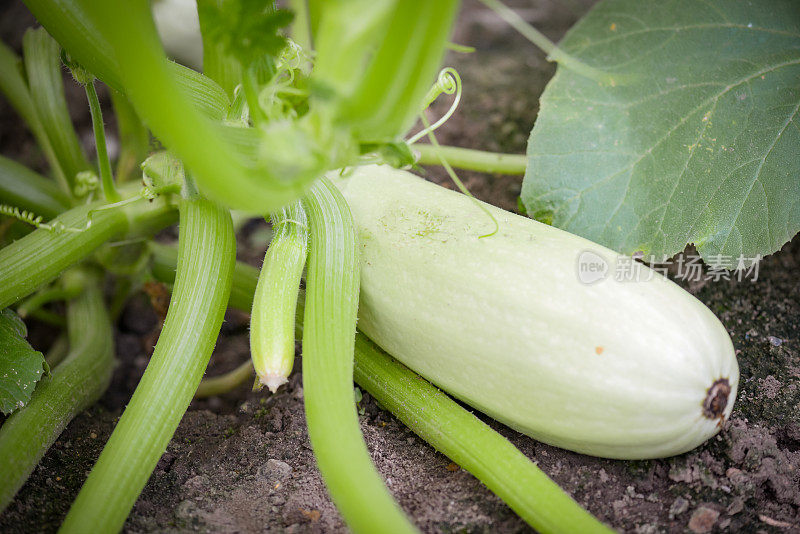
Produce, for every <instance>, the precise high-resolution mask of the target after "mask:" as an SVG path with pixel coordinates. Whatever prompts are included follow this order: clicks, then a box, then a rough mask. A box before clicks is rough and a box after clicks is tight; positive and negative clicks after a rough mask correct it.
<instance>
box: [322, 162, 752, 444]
mask: <svg viewBox="0 0 800 534" xmlns="http://www.w3.org/2000/svg"><path fill="white" fill-rule="evenodd" d="M332 178H333V179H334V180H335V181H336V182H337V185H338V186H339V187H340V188H341V190H342V192H343V193H344V196H345V198H346V199H347V201H348V203H349V205H350V208H351V210H352V213H353V216H354V219H355V221H356V225H357V227H358V232H359V235H358V237H359V240H360V243H359V246H360V250H361V260H362V268H361V273H362V274H361V305H360V310H359V328H360V329H361V330H363V331H364V333H366V334H367V335H368V336H369V337H371V338H372V339H373V340H375V341H376V342H377V343H378V344H379V345H380V346H381V347H383V348H384V349H386V350H387V351H388V352H389V353H391V354H392V355H393V356H395V357H396V358H397V359H399V360H400V361H402V362H403V363H405V364H406V365H407V366H409V367H410V368H412V369H414V370H415V371H417V372H418V373H419V374H421V375H422V376H424V377H426V378H427V379H429V380H431V381H432V382H434V383H435V384H437V385H438V386H439V387H441V388H442V389H444V390H445V391H448V392H449V393H450V394H452V395H454V396H455V397H457V398H459V399H461V400H463V401H464V402H466V403H467V404H469V405H471V406H473V407H475V408H477V409H479V410H480V411H482V412H484V413H486V414H488V415H490V416H492V417H494V418H496V419H497V420H499V421H501V422H504V423H506V424H507V425H509V426H511V427H513V428H515V429H517V430H519V431H520V432H523V433H525V434H528V435H530V436H532V437H534V438H536V439H538V440H541V441H543V442H545V443H549V444H552V445H556V446H559V447H563V448H566V449H571V450H574V451H577V452H582V453H585V454H591V455H595V456H603V457H609V458H628V459H634V458H654V457H663V456H670V455H674V454H679V453H682V452H685V451H687V450H690V449H692V448H694V447H696V446H697V445H699V444H701V443H702V442H704V441H705V440H707V439H708V438H709V437H711V436H713V435H714V434H716V433H717V432H718V430H719V428H720V426H721V424H722V422H723V421H724V420H725V419H727V417H728V416H729V415H730V412H731V409H732V407H733V403H734V399H735V396H736V389H737V386H738V382H739V368H738V365H737V362H736V357H735V355H734V350H733V345H732V343H731V340H730V337H729V336H728V333H727V332H726V330H725V328H724V327H723V326H722V324H721V323H720V322H719V320H718V319H717V318H716V317H715V316H714V315H713V314H712V313H711V311H710V310H709V309H708V308H706V307H705V306H704V305H703V304H702V303H700V301H698V300H697V299H695V298H694V297H693V296H691V295H690V294H689V293H687V292H686V291H684V290H683V289H681V288H680V287H678V286H677V285H675V284H674V283H672V282H671V281H669V280H667V279H666V278H664V277H662V276H661V275H659V274H658V273H655V272H652V271H650V270H649V269H648V268H647V267H645V266H643V265H641V264H639V263H635V265H634V266H633V269H635V272H636V273H637V274H638V276H639V278H640V281H627V282H626V281H617V280H616V279H615V276H614V265H615V260H616V258H617V254H616V253H614V252H613V251H611V250H608V249H606V248H604V247H601V246H599V245H597V244H595V243H592V242H590V241H587V240H585V239H583V238H580V237H578V236H575V235H572V234H569V233H567V232H564V231H562V230H558V229H556V228H553V227H551V226H547V225H545V224H541V223H538V222H536V221H534V220H532V219H528V218H525V217H520V216H518V215H514V214H512V213H509V212H506V211H503V210H501V209H498V208H495V207H493V206H490V205H485V207H486V208H487V209H488V210H489V211H490V212H491V213H492V214H493V215H494V217H495V218H496V219H497V222H498V223H499V231H498V233H497V234H496V235H494V236H491V237H483V238H481V237H480V236H482V235H485V234H488V233H490V232H492V230H493V229H494V222H493V221H492V220H491V219H490V218H489V217H488V216H487V215H486V213H485V212H483V211H482V210H481V209H480V208H479V207H478V206H477V205H476V204H475V202H474V201H472V200H470V199H469V198H467V197H466V196H464V195H461V194H458V193H456V192H453V191H449V190H447V189H444V188H442V187H439V186H437V185H434V184H431V183H429V182H426V181H424V180H422V179H420V178H418V177H416V176H414V175H412V174H409V173H407V172H403V171H398V170H395V169H392V168H390V167H388V166H380V167H375V166H371V167H362V168H358V169H356V170H354V171H352V172H351V173H350V174H346V175H345V176H342V177H332ZM587 251H588V252H589V254H592V253H593V254H596V255H597V256H596V257H595V258H597V257H600V258H603V259H604V260H605V261H606V262H607V264H608V265H609V266H610V275H609V276H608V277H607V278H605V279H603V280H599V281H597V282H595V283H593V284H589V285H587V284H584V283H582V282H581V281H580V280H579V277H578V273H577V262H578V258H579V257H580V256H581V254H582V253H584V252H587ZM585 257H586V256H585V255H584V258H585ZM648 278H649V280H647V279H648ZM645 280H646V281H645Z"/></svg>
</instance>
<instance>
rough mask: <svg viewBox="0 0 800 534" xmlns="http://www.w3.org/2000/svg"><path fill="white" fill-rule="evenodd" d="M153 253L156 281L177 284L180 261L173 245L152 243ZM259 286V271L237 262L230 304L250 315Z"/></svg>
mask: <svg viewBox="0 0 800 534" xmlns="http://www.w3.org/2000/svg"><path fill="white" fill-rule="evenodd" d="M148 246H149V247H150V251H151V253H152V260H151V263H150V269H151V271H152V273H153V276H154V277H155V278H156V280H159V281H161V282H164V283H166V284H173V283H174V282H175V265H176V263H177V261H178V250H177V249H176V248H175V247H174V246H171V245H164V244H163V243H158V242H155V241H151V242H149V243H148ZM257 284H258V269H256V268H255V267H253V266H251V265H247V264H246V263H241V262H236V266H235V267H234V269H233V284H232V285H231V296H230V299H229V302H228V304H229V305H230V306H231V307H233V308H236V309H237V310H242V311H244V312H246V313H250V311H251V310H252V308H253V295H255V292H256V285H257Z"/></svg>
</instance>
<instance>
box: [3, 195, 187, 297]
mask: <svg viewBox="0 0 800 534" xmlns="http://www.w3.org/2000/svg"><path fill="white" fill-rule="evenodd" d="M102 208H103V204H102V203H93V204H87V205H83V206H78V207H76V208H73V209H71V210H69V211H67V212H64V213H63V214H61V215H59V216H58V217H57V218H56V219H55V220H54V221H51V222H49V223H48V225H50V226H51V227H53V228H56V229H55V230H52V229H51V230H46V229H44V228H39V229H37V230H34V231H33V232H31V233H30V234H28V235H26V236H25V237H23V238H22V239H19V240H17V241H14V242H13V243H11V244H10V245H8V246H7V247H5V248H3V249H2V250H0V309H1V308H5V307H6V306H8V305H10V304H13V303H14V302H16V301H17V300H19V299H21V298H22V297H24V296H26V295H29V294H31V293H32V292H33V291H34V290H35V289H36V288H37V287H39V286H42V285H44V284H46V283H48V282H51V281H52V280H54V279H55V278H56V277H57V276H58V275H59V274H60V273H61V272H63V271H64V270H65V269H67V268H68V267H70V266H72V265H74V264H76V263H78V262H79V261H81V260H82V259H83V258H85V257H87V256H88V255H89V254H91V253H92V252H93V251H94V250H96V249H97V248H98V247H99V246H100V245H102V244H103V243H105V242H106V241H108V240H110V239H112V238H114V237H116V236H120V235H122V234H125V233H126V232H128V231H132V230H134V231H143V232H147V231H153V230H155V229H160V228H163V227H164V226H167V225H168V224H170V223H171V222H172V221H173V220H174V208H173V206H171V205H170V204H169V203H168V202H166V201H165V200H162V199H159V200H156V201H154V202H152V203H151V202H149V201H147V200H145V199H140V200H137V201H135V202H133V203H131V204H128V205H126V206H124V207H115V208H111V209H102ZM90 220H91V224H88V223H89V221H90ZM58 228H62V230H58Z"/></svg>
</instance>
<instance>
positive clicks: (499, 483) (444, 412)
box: [154, 245, 608, 532]
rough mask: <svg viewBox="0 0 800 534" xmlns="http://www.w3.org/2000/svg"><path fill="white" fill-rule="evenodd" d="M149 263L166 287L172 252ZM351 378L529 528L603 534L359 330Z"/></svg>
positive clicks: (245, 275) (501, 443)
mask: <svg viewBox="0 0 800 534" xmlns="http://www.w3.org/2000/svg"><path fill="white" fill-rule="evenodd" d="M154 258H157V260H156V261H157V263H159V264H160V265H161V268H160V269H159V270H158V271H157V273H158V274H157V277H158V276H159V275H161V276H163V278H159V279H160V280H161V281H163V282H166V283H170V282H171V281H172V280H173V279H174V276H175V259H174V248H173V247H168V246H164V245H160V246H159V248H158V250H157V251H156V253H155V254H154ZM170 262H171V263H170ZM235 272H236V273H237V274H236V275H235V280H234V287H233V289H232V291H233V292H238V293H239V294H240V295H241V298H240V300H237V301H236V302H234V301H233V299H231V303H230V304H231V306H232V307H234V308H237V309H239V310H242V311H247V310H249V309H250V303H251V301H252V298H253V294H254V287H255V283H256V277H257V276H258V275H257V272H256V271H255V269H253V268H252V267H250V266H249V265H246V264H244V263H239V262H237V263H236V267H235ZM237 286H239V287H238V288H237ZM248 295H249V299H248V298H247V296H248ZM304 310H305V307H304V299H303V298H302V293H301V298H300V299H299V300H298V303H297V321H296V323H295V327H296V335H300V336H302V335H303V325H302V323H301V320H300V319H301V318H302V317H303V315H304ZM304 366H305V362H304ZM354 377H355V379H356V382H358V385H359V386H361V387H362V388H364V389H365V390H367V391H368V392H369V393H370V394H371V395H372V396H373V397H375V398H376V399H378V401H379V402H380V403H381V405H383V406H384V407H386V408H387V409H388V410H389V411H391V412H392V414H394V415H395V416H396V417H398V418H399V419H400V420H402V421H403V422H404V423H405V424H406V425H408V427H409V428H411V429H412V430H413V431H414V432H415V433H416V434H417V435H419V436H420V437H421V438H423V439H424V440H425V441H426V442H428V443H429V444H431V445H432V446H433V447H435V448H436V449H437V450H439V451H441V452H442V453H444V454H445V455H447V456H448V457H449V458H450V459H452V460H454V461H455V462H456V463H458V464H459V465H460V466H461V467H463V468H464V469H466V470H467V471H469V472H470V473H472V474H473V475H474V476H475V477H476V478H478V480H480V481H481V482H483V483H484V484H485V485H486V486H487V487H488V488H489V489H490V490H491V491H492V492H494V493H495V494H496V495H498V496H499V497H500V498H501V499H503V501H505V502H506V503H507V504H508V505H509V506H510V507H511V508H512V509H513V510H514V511H515V512H516V513H517V514H519V516H520V517H521V518H523V519H524V520H525V521H526V522H527V523H528V524H529V525H531V526H532V527H534V528H537V529H540V530H541V531H542V532H607V531H608V529H606V528H605V527H604V526H603V525H602V524H601V523H599V522H598V521H597V520H595V519H593V518H592V516H591V515H590V514H588V513H587V512H586V511H585V510H584V509H583V508H581V507H580V505H578V503H576V502H575V501H574V500H572V499H571V498H570V497H569V495H567V494H566V493H565V492H564V491H563V490H561V488H559V487H558V485H556V484H555V483H554V482H552V481H551V480H550V479H549V478H548V477H547V475H545V474H544V473H543V472H542V471H541V470H540V469H539V468H538V467H537V466H536V464H534V463H533V462H531V461H530V460H529V459H528V458H527V457H526V456H525V455H524V454H522V453H521V452H519V450H518V449H517V448H516V447H514V446H513V445H512V444H511V443H510V442H509V441H508V440H507V439H506V438H504V437H503V436H501V435H500V434H498V433H497V432H495V431H494V430H492V429H491V428H490V427H489V426H488V425H486V424H485V423H484V422H483V421H481V420H480V419H478V418H477V417H476V416H475V415H473V414H472V413H471V412H469V411H467V410H466V409H464V408H463V407H462V406H461V405H460V404H458V403H457V402H455V401H454V400H453V399H451V398H450V397H449V396H447V394H445V393H443V392H441V391H440V390H439V389H437V388H436V387H434V386H433V385H431V384H430V383H429V382H428V381H426V380H425V379H424V378H422V377H421V376H419V375H417V374H416V373H414V372H413V371H411V370H410V369H408V368H407V367H405V366H404V365H402V364H401V363H399V362H397V361H396V360H395V359H394V358H392V357H391V356H389V355H388V354H386V353H385V352H383V351H382V350H381V349H380V348H379V347H378V346H377V345H375V344H374V343H373V342H372V341H371V340H370V339H369V338H368V337H367V336H365V335H364V334H362V333H361V332H357V333H356V340H355V367H354ZM242 380H245V379H242ZM306 394H307V392H306Z"/></svg>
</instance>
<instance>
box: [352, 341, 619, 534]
mask: <svg viewBox="0 0 800 534" xmlns="http://www.w3.org/2000/svg"><path fill="white" fill-rule="evenodd" d="M356 355H357V357H356V364H355V369H354V376H355V379H356V382H358V385H359V386H361V387H363V388H364V389H366V390H367V391H368V392H369V393H370V395H372V396H373V397H375V399H376V400H377V401H378V402H379V403H380V404H381V405H382V406H384V407H385V408H387V409H388V410H389V411H391V412H392V413H393V414H394V415H395V416H396V417H397V418H398V419H400V420H401V421H402V422H403V423H405V425H406V426H408V427H409V428H410V429H411V430H413V431H414V433H416V434H417V435H419V436H420V437H421V438H422V439H424V440H425V441H427V442H428V443H430V444H431V445H432V446H433V447H434V448H436V450H438V451H439V452H441V453H443V454H445V455H447V457H448V458H450V459H451V460H453V461H454V462H456V463H457V464H458V465H460V466H461V467H463V468H464V469H466V470H468V471H469V472H471V473H473V474H474V475H475V476H476V477H477V478H478V479H480V481H481V482H483V483H484V484H485V485H486V487H488V488H489V489H490V490H491V491H493V492H494V493H495V495H497V496H498V497H500V498H501V499H503V501H505V503H506V504H508V505H509V506H510V507H511V509H512V510H514V511H515V512H516V513H517V515H519V516H520V517H521V518H522V519H524V520H525V522H527V523H528V524H529V525H530V526H532V527H533V528H535V529H536V530H537V531H538V532H542V533H551V532H552V533H560V532H580V533H593V532H597V533H609V532H612V531H611V530H610V529H609V528H608V527H606V526H605V525H603V524H602V523H601V522H600V521H598V520H597V519H595V518H594V516H592V515H591V514H590V513H589V512H587V511H586V510H584V509H583V508H581V506H580V505H579V504H578V503H576V502H575V501H574V500H573V499H572V498H571V497H570V496H569V495H567V494H566V493H565V492H564V491H562V490H561V488H559V487H558V485H557V484H556V483H555V482H553V481H552V480H550V478H548V477H547V475H545V474H544V473H543V472H542V471H541V470H540V469H539V468H538V467H536V465H535V464H534V463H533V462H531V461H530V460H529V459H528V458H527V457H526V456H525V455H524V454H522V453H521V452H520V451H519V450H518V449H517V448H516V447H514V445H512V444H511V443H510V442H509V441H508V440H506V439H505V438H504V437H503V436H501V435H500V434H498V433H497V432H495V431H494V430H492V429H491V428H490V427H489V426H488V425H486V424H485V423H483V422H482V421H481V420H480V419H478V418H477V417H476V416H475V415H473V414H472V413H470V412H468V411H467V410H465V409H464V408H462V407H461V406H459V405H458V404H457V403H456V402H455V401H453V400H452V399H451V398H450V397H448V396H447V395H446V394H445V393H443V392H442V391H440V390H439V389H438V388H436V387H435V386H433V385H432V384H431V383H430V382H428V381H426V380H423V379H421V378H420V377H419V375H417V374H416V373H415V372H413V371H411V370H410V369H408V368H407V367H406V366H404V365H403V364H401V363H400V362H398V361H396V360H395V359H394V358H391V357H390V356H388V355H387V354H386V353H385V352H383V351H382V350H381V349H379V348H378V347H377V345H375V344H374V343H373V342H372V341H370V340H369V339H368V338H367V337H366V336H364V335H363V334H359V335H358V336H357V337H356Z"/></svg>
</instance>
